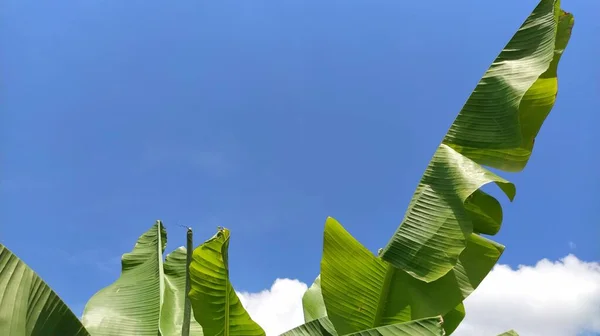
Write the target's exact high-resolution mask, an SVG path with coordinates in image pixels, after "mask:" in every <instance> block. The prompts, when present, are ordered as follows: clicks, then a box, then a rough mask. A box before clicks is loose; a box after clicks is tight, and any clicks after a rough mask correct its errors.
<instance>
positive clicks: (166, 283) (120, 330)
mask: <svg viewBox="0 0 600 336" xmlns="http://www.w3.org/2000/svg"><path fill="white" fill-rule="evenodd" d="M190 238H191V232H190V231H189V230H188V239H190ZM166 244H167V231H166V229H165V227H164V225H163V223H162V222H161V221H157V222H156V223H155V224H154V225H153V226H152V228H150V230H148V231H147V232H145V233H144V234H143V235H142V236H140V237H139V239H138V240H137V242H136V244H135V246H134V248H133V250H132V251H131V252H129V253H126V254H124V255H123V257H122V261H121V264H122V272H121V276H120V277H119V278H118V279H117V280H116V281H115V282H114V283H112V284H111V285H109V286H107V287H105V288H103V289H101V290H100V291H99V292H98V293H96V294H95V295H94V296H92V298H91V299H90V300H89V301H88V303H87V304H86V306H85V309H84V312H83V318H82V322H83V325H84V326H85V327H86V329H87V330H88V331H89V332H90V334H92V335H93V336H105V335H106V336H108V335H111V336H117V335H123V336H128V335H141V336H143V335H152V336H156V335H158V334H159V333H160V335H162V336H180V335H182V332H183V330H184V324H185V325H186V326H187V323H188V322H186V323H184V318H183V316H184V313H185V309H186V308H185V302H186V288H185V284H186V273H187V271H186V268H187V260H186V258H187V256H186V255H187V250H186V248H184V247H180V248H178V249H176V250H175V251H174V252H172V253H171V254H169V255H167V257H166V260H164V261H163V253H164V251H165V247H166ZM188 245H189V244H188ZM189 323H190V326H189V330H190V331H189V335H193V336H201V335H203V333H202V328H201V327H200V325H199V324H198V323H197V322H195V321H191V322H189ZM186 329H187V327H186Z"/></svg>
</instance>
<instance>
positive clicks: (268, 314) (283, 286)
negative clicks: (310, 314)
mask: <svg viewBox="0 0 600 336" xmlns="http://www.w3.org/2000/svg"><path fill="white" fill-rule="evenodd" d="M307 289H308V287H307V286H306V284H305V283H302V282H300V281H298V280H291V279H277V280H275V282H274V283H273V286H271V289H270V290H269V289H265V290H263V291H262V292H260V293H238V296H239V297H240V301H242V305H244V307H246V310H248V313H249V314H250V316H251V317H252V319H253V320H254V321H255V322H256V323H258V324H259V325H260V326H261V327H263V329H264V330H265V332H266V333H267V335H268V336H271V335H279V334H281V333H283V332H286V331H288V330H290V329H292V328H294V327H296V326H298V325H300V324H302V323H304V312H303V310H302V295H304V292H306V290H307Z"/></svg>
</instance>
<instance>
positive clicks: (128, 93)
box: [0, 0, 600, 335]
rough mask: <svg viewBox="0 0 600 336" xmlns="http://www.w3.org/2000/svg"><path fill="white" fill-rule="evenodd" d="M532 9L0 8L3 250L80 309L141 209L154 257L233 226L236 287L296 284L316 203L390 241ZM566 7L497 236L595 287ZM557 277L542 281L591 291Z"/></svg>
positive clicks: (352, 3) (593, 185)
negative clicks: (162, 238)
mask: <svg viewBox="0 0 600 336" xmlns="http://www.w3.org/2000/svg"><path fill="white" fill-rule="evenodd" d="M536 3H537V2H536V1H534V0H527V1H475V0H468V1H459V2H457V1H454V2H448V1H439V2H435V4H434V3H433V2H423V1H421V2H419V1H410V2H405V1H389V0H386V1H365V0H362V1H357V0H349V1H339V0H337V1H291V0H286V1H189V0H180V1H169V2H167V1H156V0H144V1H141V0H137V1H108V0H105V1H100V0H86V1H64V0H57V1H33V0H4V1H2V4H1V5H0V50H1V53H0V83H1V90H0V109H1V123H0V125H1V132H0V146H1V147H0V150H1V153H2V170H1V184H0V204H1V207H2V208H1V209H2V210H1V224H0V243H2V244H5V245H7V246H8V247H9V248H10V249H12V250H13V251H14V252H15V253H16V254H17V255H18V256H19V257H21V258H22V259H23V260H24V261H25V262H27V263H28V264H29V265H30V266H31V267H32V268H33V269H34V270H36V271H37V272H38V273H39V274H40V275H41V276H42V277H43V278H44V280H45V281H47V282H48V283H49V284H50V285H51V286H52V288H54V289H55V290H56V291H57V292H58V294H59V295H60V296H61V297H62V298H63V299H64V300H65V301H66V302H67V303H68V304H69V305H70V306H71V307H72V308H73V309H74V311H75V312H77V313H78V314H79V313H80V312H81V311H82V309H83V305H84V304H85V302H86V301H87V299H88V298H89V297H90V296H92V295H93V294H94V293H95V292H96V291H97V290H99V289H100V288H102V287H104V286H106V285H108V284H110V283H111V282H112V281H114V280H115V279H116V278H117V276H118V275H119V272H120V265H119V260H120V256H121V254H123V253H125V252H128V251H129V250H130V249H131V248H132V247H133V244H134V243H135V240H136V239H137V237H138V236H139V235H140V234H142V233H143V232H144V231H146V230H147V229H148V228H149V227H150V226H151V225H152V224H153V223H154V221H155V220H156V219H162V220H163V221H164V222H165V225H166V226H167V228H168V232H169V238H168V247H167V250H168V251H171V250H173V249H175V248H176V247H177V246H180V245H183V244H184V239H185V230H184V229H182V228H180V227H178V225H179V224H182V225H188V226H192V227H193V228H194V229H195V239H196V243H201V242H202V241H204V240H205V239H207V238H209V237H210V236H212V235H213V234H214V232H215V230H216V227H217V226H218V225H222V226H225V227H228V228H229V229H230V230H231V231H232V240H231V246H230V267H231V270H232V271H231V276H232V280H233V282H234V285H235V286H236V288H237V289H238V290H240V291H247V292H259V291H261V290H263V289H268V288H271V285H272V284H273V281H274V280H275V279H277V278H290V279H298V280H299V281H300V282H301V283H308V284H310V283H311V282H312V280H313V279H314V277H315V276H316V275H317V274H318V273H319V260H320V257H321V248H322V230H323V224H324V221H325V218H326V216H332V217H335V218H336V219H338V220H339V221H340V222H341V223H342V224H343V225H344V226H345V227H346V228H347V229H348V230H349V231H350V232H351V233H352V234H353V235H354V236H355V237H357V238H358V239H359V240H360V241H361V242H362V243H363V244H364V245H366V246H367V247H368V248H370V249H371V250H373V251H376V250H377V248H379V247H383V246H384V245H385V244H386V242H387V240H388V239H389V237H390V236H391V235H392V233H393V232H394V230H395V229H396V227H397V225H398V224H399V223H400V221H401V219H402V217H403V215H404V211H405V210H406V206H407V205H408V202H409V200H410V198H411V196H412V194H413V192H414V189H415V187H416V185H417V183H418V181H419V179H420V178H421V175H422V173H423V171H424V169H425V167H426V165H427V164H428V162H429V160H430V158H431V156H432V155H433V152H434V150H435V148H436V146H437V145H438V144H439V142H440V141H441V139H442V137H443V136H444V134H445V132H446V131H447V129H448V127H449V126H450V124H451V123H452V121H453V120H454V118H455V117H456V115H457V113H458V111H459V110H460V108H461V107H462V105H463V104H464V102H465V101H466V99H467V97H468V96H469V94H470V93H471V91H472V90H473V88H474V87H475V84H476V83H477V82H478V80H479V78H480V77H481V76H482V74H483V73H484V71H485V70H486V69H487V68H488V66H489V65H490V63H491V62H492V61H493V59H494V58H495V56H496V55H497V54H498V52H499V51H500V50H501V48H502V47H503V46H504V45H505V43H506V42H507V41H508V40H509V39H510V37H511V36H512V35H513V33H514V32H515V31H516V29H517V28H518V27H519V25H520V24H521V23H522V21H523V20H524V19H525V17H526V16H527V15H528V13H529V12H530V11H531V10H532V9H533V7H535V5H536ZM563 7H564V8H565V9H566V10H568V11H571V12H573V13H574V15H575V18H576V24H575V29H574V31H573V36H572V39H571V42H570V44H569V46H568V49H567V51H566V53H565V55H564V57H563V59H562V61H561V64H560V66H559V86H560V89H559V94H558V100H557V102H556V105H555V108H554V110H553V112H552V113H551V115H550V117H549V118H548V119H547V121H546V123H545V125H544V127H543V128H542V131H541V133H540V135H539V136H538V138H537V140H536V147H535V150H534V154H533V156H532V158H531V161H530V163H529V165H528V167H527V168H526V169H525V171H523V172H522V173H519V174H503V176H505V177H507V178H509V179H510V180H511V181H513V182H515V183H516V185H517V197H516V200H515V202H514V203H512V204H510V203H508V202H507V201H506V200H505V199H504V198H501V201H502V202H503V204H505V205H506V206H505V208H504V212H505V220H504V225H503V228H502V230H501V232H500V233H499V234H498V235H497V236H496V237H495V240H497V241H499V242H501V243H503V244H505V245H506V246H507V249H506V252H505V253H504V255H503V256H502V258H501V263H502V264H505V265H507V266H505V267H506V269H505V271H507V272H509V273H510V272H512V273H510V274H513V275H515V274H518V272H517V271H514V269H515V268H516V267H517V266H518V265H519V264H525V265H531V266H534V265H536V263H537V262H538V261H539V260H541V259H544V258H547V259H549V260H550V261H551V264H552V262H557V264H552V265H551V266H552V267H558V268H560V269H561V270H562V269H563V268H564V269H565V271H564V272H567V268H568V267H567V266H568V265H567V264H568V262H567V261H568V260H567V261H562V262H561V261H560V259H561V258H564V257H566V256H567V255H569V254H573V255H574V256H575V257H573V258H572V259H569V260H571V262H572V263H575V264H576V266H577V267H583V268H582V269H580V270H582V272H584V273H585V276H589V277H590V278H589V279H592V280H590V281H598V283H600V277H599V274H600V266H598V264H593V263H585V262H593V261H598V260H600V247H599V244H598V241H599V237H600V225H599V224H600V223H599V222H600V221H599V216H598V206H599V203H600V196H599V195H598V190H600V178H599V177H598V170H597V168H596V167H597V166H598V164H599V163H600V154H599V151H598V144H599V143H600V133H599V132H598V131H597V129H598V124H599V123H600V116H599V112H600V65H599V64H600V63H599V62H598V61H599V60H600V20H599V15H600V2H598V1H590V0H571V1H563ZM496 194H498V193H496ZM565 265H567V266H565ZM510 267H512V270H511V269H510ZM548 267H550V266H548ZM597 267H598V268H597ZM558 268H556V269H558ZM535 269H538V268H532V270H535ZM500 271H501V270H500ZM500 271H499V270H495V271H494V272H500ZM561 272H562V271H561ZM497 274H500V273H497ZM561 274H562V273H561ZM565 274H566V273H565ZM569 274H571V275H572V274H574V273H569ZM582 274H583V273H582ZM565 276H568V274H567V275H565ZM583 276H584V275H581V276H577V277H575V278H577V279H580V278H582V277H583ZM558 277H559V275H557V276H556V277H549V276H546V277H542V278H539V279H538V280H537V281H538V283H537V285H536V284H533V285H532V284H531V283H529V285H528V286H529V288H530V289H531V290H535V289H536V288H539V287H540V286H541V284H542V283H547V282H551V281H552V280H553V279H558ZM575 278H573V277H571V278H565V279H571V280H572V279H575ZM515 279H517V278H515ZM519 279H521V280H514V281H517V282H515V283H514V286H517V283H519V282H518V281H521V282H520V283H521V284H522V283H523V281H525V280H523V278H519ZM561 279H562V278H561ZM571 280H568V281H566V280H565V281H562V282H561V281H558V282H556V287H549V289H548V292H549V293H555V292H557V291H558V290H559V289H563V290H565V289H569V288H570V289H572V290H580V289H581V288H583V287H585V285H581V284H580V285H577V284H575V283H574V282H572V281H571ZM491 281H492V280H490V281H489V282H491ZM294 283H296V284H299V283H298V282H297V281H296V282H294ZM500 283H501V284H500V285H505V290H507V291H508V292H511V287H510V286H508V287H506V282H504V281H500ZM585 284H587V285H590V284H591V282H589V281H588V282H585ZM302 285H303V284H302ZM590 286H591V287H585V288H588V289H589V291H587V292H582V293H583V294H582V293H580V292H577V293H579V294H577V295H581V296H580V297H578V296H576V295H575V294H572V295H571V294H569V295H566V297H568V299H569V300H572V302H571V303H572V308H573V307H575V308H576V307H580V306H581V305H582V304H583V303H581V302H579V301H577V300H579V299H582V300H583V299H587V300H589V299H590V297H591V298H592V300H596V301H590V302H591V303H589V302H588V303H586V304H589V305H590V307H596V304H597V307H600V288H599V287H598V286H596V287H594V286H592V285H590ZM492 292H493V291H492ZM298 293H300V294H298V295H301V291H298ZM482 293H483V289H482ZM513 293H514V291H513ZM523 293H524V294H523V295H527V293H528V291H526V290H524V291H523ZM544 293H545V292H544ZM544 293H541V294H540V297H545V296H544V295H545V294H544ZM569 293H570V292H569ZM482 295H483V294H482ZM507 295H508V294H507ZM573 295H575V297H574V296H573ZM594 295H597V296H594ZM516 297H517V298H518V297H519V296H518V295H517V296H516ZM295 300H296V301H294V304H296V303H297V298H296V299H295ZM573 300H575V301H573ZM482 302H483V301H482ZM536 302H537V303H539V302H538V301H536ZM544 302H545V303H544ZM550 302H551V303H548V302H546V301H543V302H542V303H540V304H539V305H537V306H535V305H534V306H530V307H529V308H530V310H532V309H533V310H535V309H541V307H543V306H545V307H547V306H552V302H554V301H550ZM556 302H562V301H556ZM586 302H587V301H586ZM513 303H514V302H513ZM563 303H564V302H562V303H556V304H555V305H556V306H559V305H560V306H561V307H562V306H564V304H563ZM580 303H581V304H580ZM257 305H259V304H258V303H257ZM496 306H498V305H497V304H496ZM525 306H526V305H525ZM507 307H508V308H507V310H506V312H507V314H508V312H510V311H515V309H516V308H515V307H514V305H512V308H511V304H508V306H507ZM535 307H537V308H535ZM563 308H564V307H563ZM575 308H573V309H575ZM265 309H266V308H265ZM278 309H280V310H281V309H282V308H278ZM468 309H469V306H467V310H468ZM481 309H484V308H481ZM593 309H596V308H593ZM598 309H599V310H594V311H593V313H598V316H600V308H598ZM265 311H266V310H263V313H264V312H265ZM572 311H573V310H572ZM588 313H589V312H588ZM254 314H258V313H254ZM265 314H266V313H265ZM468 314H469V310H468ZM523 314H527V312H524V313H523ZM536 314H537V313H536ZM534 315H535V314H534ZM577 315H578V316H579V315H580V314H579V313H578V314H577ZM253 316H255V315H253ZM550 316H551V315H548V316H547V318H548V319H550ZM590 316H591V315H590ZM539 318H540V317H538V320H537V321H538V322H536V323H534V324H536V325H537V327H538V328H539V326H540V322H539V321H543V320H539ZM541 318H544V317H541ZM562 318H563V319H564V318H565V317H564V316H563V317H562ZM596 318H597V317H596ZM556 319H557V318H556V317H554V320H556ZM559 319H560V318H559ZM567 320H568V319H567ZM512 321H517V320H515V319H512ZM589 321H592V320H589ZM589 321H588V322H585V323H588V324H589V323H592V322H589ZM594 321H595V323H597V325H596V327H597V328H598V329H597V330H598V331H600V321H598V320H597V319H596V320H594ZM509 322H511V321H509ZM517 322H518V321H517ZM567 322H569V321H567ZM265 323H267V322H265ZM472 323H473V324H477V323H478V322H477V321H475V320H472ZM482 323H483V322H482ZM582 323H583V322H582ZM543 324H544V323H541V325H543ZM536 325H534V326H532V328H535V327H536ZM523 328H525V327H523ZM490 330H491V329H490ZM494 330H495V329H494ZM531 330H534V331H535V330H536V329H531ZM565 330H566V329H565ZM465 334H466V332H465ZM546 335H549V334H546Z"/></svg>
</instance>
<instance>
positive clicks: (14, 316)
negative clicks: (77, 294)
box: [0, 244, 90, 336]
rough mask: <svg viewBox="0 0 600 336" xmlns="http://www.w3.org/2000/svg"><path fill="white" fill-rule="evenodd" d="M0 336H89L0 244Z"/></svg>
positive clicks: (48, 290) (61, 304) (45, 287)
mask: <svg viewBox="0 0 600 336" xmlns="http://www.w3.org/2000/svg"><path fill="white" fill-rule="evenodd" d="M0 335H7V336H8V335H10V336H46V335H70V336H89V335H90V334H89V333H88V331H87V330H86V329H85V328H84V326H83V324H81V322H80V321H79V319H78V318H77V316H75V314H73V312H72V311H71V310H70V309H69V307H67V305H66V304H65V303H64V302H63V301H62V300H61V299H60V298H59V297H58V295H56V293H55V292H54V291H53V290H52V289H50V287H49V286H48V285H47V284H46V283H45V282H44V281H43V280H42V279H41V278H40V277H39V276H38V275H37V274H36V273H35V272H34V271H33V270H32V269H31V268H29V266H27V264H25V263H24V262H23V261H22V260H21V259H19V258H18V257H17V256H15V255H14V254H13V253H12V252H11V251H10V250H9V249H8V248H6V247H5V246H4V245H2V244H0Z"/></svg>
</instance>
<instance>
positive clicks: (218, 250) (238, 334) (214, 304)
mask: <svg viewBox="0 0 600 336" xmlns="http://www.w3.org/2000/svg"><path fill="white" fill-rule="evenodd" d="M229 237H230V234H229V230H227V229H225V228H219V230H218V232H217V233H216V234H215V235H214V236H213V237H212V238H211V239H209V240H207V241H206V242H205V243H204V244H202V245H200V246H199V247H197V248H196V249H195V250H194V253H193V255H192V263H191V265H190V280H191V281H190V282H191V290H190V293H189V298H190V301H191V303H192V309H193V311H194V317H195V319H196V321H198V322H199V323H200V325H201V326H202V329H203V330H204V333H205V334H206V335H215V336H218V335H223V336H264V335H265V332H264V330H263V329H262V328H261V327H260V326H259V325H258V324H257V323H256V322H254V321H253V320H252V318H250V315H249V314H248V312H247V311H246V309H245V308H244V307H243V306H242V303H241V302H240V299H239V298H238V296H237V294H236V293H235V290H234V289H233V286H232V285H231V282H230V280H229V260H228V249H229Z"/></svg>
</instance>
